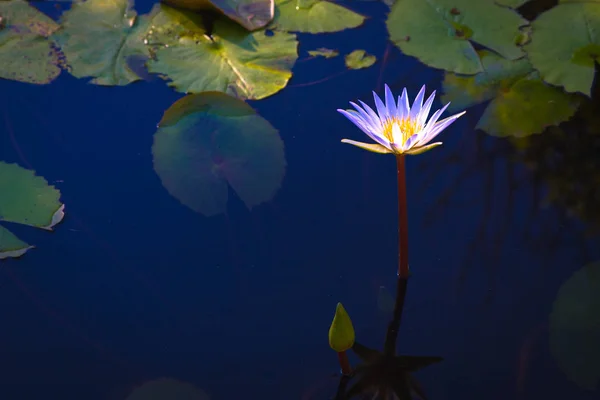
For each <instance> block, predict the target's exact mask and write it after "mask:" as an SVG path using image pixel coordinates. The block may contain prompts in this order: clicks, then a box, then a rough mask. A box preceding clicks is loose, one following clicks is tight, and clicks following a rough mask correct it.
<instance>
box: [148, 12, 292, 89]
mask: <svg viewBox="0 0 600 400" xmlns="http://www.w3.org/2000/svg"><path fill="white" fill-rule="evenodd" d="M148 42H149V44H150V45H151V46H152V52H153V59H151V60H149V61H148V63H147V66H148V70H149V71H150V72H154V73H159V74H163V75H165V76H167V77H168V78H170V79H171V82H169V85H170V86H172V87H174V88H175V89H176V90H178V91H180V92H184V93H200V92H204V91H213V90H216V91H221V92H225V93H228V94H231V95H233V96H236V97H239V98H242V99H254V100H257V99H262V98H265V97H268V96H270V95H272V94H274V93H277V92H278V91H279V90H281V89H283V88H284V87H285V86H286V85H287V83H288V81H289V79H290V78H291V76H292V72H291V69H292V67H293V65H294V63H295V62H296V59H297V58H298V41H297V40H296V35H294V34H290V33H285V32H275V33H274V34H273V35H272V36H268V35H267V33H266V31H264V30H261V31H256V32H248V31H247V30H245V29H244V28H242V27H241V26H239V25H238V24H236V23H234V22H231V21H229V20H225V19H220V20H217V21H216V22H215V24H214V29H213V30H212V32H211V35H210V36H208V35H207V34H206V32H205V30H204V28H203V27H202V21H201V20H200V16H199V15H197V14H193V13H191V12H186V11H180V10H176V9H174V8H171V7H168V6H165V5H161V6H159V7H157V8H156V9H155V10H154V12H153V26H152V28H151V29H150V31H149V35H148Z"/></svg>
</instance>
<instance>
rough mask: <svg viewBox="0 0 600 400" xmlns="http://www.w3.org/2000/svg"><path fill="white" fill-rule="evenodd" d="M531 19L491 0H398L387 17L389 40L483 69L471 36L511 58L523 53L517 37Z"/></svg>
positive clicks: (428, 59) (463, 67) (423, 56)
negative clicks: (520, 28) (522, 27)
mask: <svg viewBox="0 0 600 400" xmlns="http://www.w3.org/2000/svg"><path fill="white" fill-rule="evenodd" d="M527 24H528V21H527V20H525V19H523V18H522V17H521V16H519V14H517V13H516V12H515V11H513V10H511V9H509V8H506V7H501V6H498V5H497V4H494V2H493V1H492V0H481V1H472V0H427V1H423V0H398V1H396V3H395V4H394V5H393V6H392V9H391V11H390V14H389V16H388V19H387V29H388V32H389V34H390V40H391V41H392V42H393V43H394V44H395V45H396V46H398V47H399V48H400V50H402V51H403V52H404V53H405V54H408V55H410V56H414V57H416V58H418V59H419V60H421V62H423V63H425V64H427V65H429V66H432V67H435V68H440V69H445V70H448V71H451V72H456V73H459V74H476V73H478V72H481V71H482V66H481V62H480V60H479V57H477V52H476V51H475V49H474V47H473V45H472V44H471V42H473V43H476V44H479V45H481V46H485V47H486V48H488V49H491V50H493V51H495V52H497V53H498V54H500V55H502V56H503V57H505V58H508V59H510V60H515V59H518V58H520V57H522V56H523V51H522V50H521V48H520V47H519V46H517V44H516V40H517V39H518V37H519V35H520V32H519V27H521V26H524V25H527Z"/></svg>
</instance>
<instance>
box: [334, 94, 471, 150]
mask: <svg viewBox="0 0 600 400" xmlns="http://www.w3.org/2000/svg"><path fill="white" fill-rule="evenodd" d="M373 97H374V99H375V107H376V108H377V113H375V111H373V109H372V108H371V107H369V106H368V105H366V104H365V103H363V102H362V101H360V100H359V103H360V104H361V105H362V107H361V106H359V105H357V104H356V103H353V102H350V104H351V105H352V107H354V108H355V110H338V111H339V112H341V113H342V114H344V115H345V116H346V118H348V119H349V120H350V121H352V122H353V123H354V124H355V125H356V126H358V127H359V128H360V129H361V130H362V131H363V132H364V133H366V134H367V135H368V136H369V137H370V138H371V139H373V140H374V141H375V142H377V143H362V142H357V141H355V140H350V139H343V140H342V143H349V144H352V145H354V146H358V147H360V148H362V149H365V150H369V151H373V152H375V153H383V154H385V153H393V154H396V155H403V154H421V153H424V152H426V151H427V150H430V149H432V148H434V147H437V146H439V145H441V144H442V142H435V143H429V142H431V141H432V140H433V139H434V138H435V137H436V136H437V135H439V134H440V133H441V132H442V131H443V130H444V129H446V128H447V127H448V126H449V125H450V124H451V123H453V122H454V121H456V119H458V118H459V117H460V116H462V115H464V113H465V112H466V111H463V112H460V113H458V114H455V115H452V116H450V117H448V118H445V119H443V120H441V121H438V119H439V118H440V116H441V115H442V113H443V112H444V111H446V108H448V106H449V105H450V103H448V104H446V105H445V106H444V107H442V108H441V109H439V110H437V111H436V112H435V113H434V114H433V115H432V116H431V118H429V121H427V117H428V116H429V111H430V110H431V105H432V104H433V99H434V98H435V90H434V91H433V93H431V95H430V96H429V98H428V99H427V100H426V101H425V103H424V104H423V99H424V97H425V85H423V87H422V88H421V90H420V91H419V93H418V94H417V97H416V98H415V101H414V102H413V104H412V107H411V106H410V105H409V103H408V94H407V93H406V88H404V89H403V90H402V96H399V97H398V103H397V104H396V102H395V101H394V96H393V95H392V91H391V90H390V88H389V87H388V85H385V104H384V103H383V101H382V100H381V99H380V98H379V96H377V94H376V93H375V92H373Z"/></svg>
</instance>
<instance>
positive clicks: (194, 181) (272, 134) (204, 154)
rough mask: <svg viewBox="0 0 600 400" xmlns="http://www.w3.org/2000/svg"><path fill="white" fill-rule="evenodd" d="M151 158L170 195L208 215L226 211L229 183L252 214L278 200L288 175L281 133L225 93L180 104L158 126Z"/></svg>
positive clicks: (207, 94)
mask: <svg viewBox="0 0 600 400" xmlns="http://www.w3.org/2000/svg"><path fill="white" fill-rule="evenodd" d="M152 153H153V155H154V170H155V171H156V173H157V174H158V176H159V177H160V179H161V182H162V184H163V186H164V187H165V188H166V189H167V191H168V192H169V193H170V194H171V195H172V196H173V197H175V198H177V199H178V200H179V201H180V202H181V203H182V204H184V205H186V206H187V207H189V208H191V209H192V210H194V211H196V212H198V213H200V214H203V215H205V216H213V215H217V214H222V213H225V212H226V209H227V198H228V184H229V185H230V186H231V187H232V189H233V190H234V191H235V192H236V193H237V195H238V196H239V197H240V198H241V200H242V201H243V202H244V204H245V205H246V206H247V207H248V208H249V209H252V208H253V207H254V206H257V205H259V204H261V203H264V202H266V201H268V200H270V199H271V198H272V197H273V196H274V195H275V193H276V192H277V190H278V189H279V187H280V186H281V182H282V180H283V177H284V175H285V167H286V161H285V155H284V150H283V141H282V140H281V138H280V137H279V134H278V132H277V130H275V128H273V126H271V124H269V122H267V121H266V120H265V119H264V118H262V117H260V116H259V115H257V114H256V112H255V111H254V110H253V109H252V108H251V107H250V106H249V105H248V104H246V103H244V102H243V101H241V100H239V99H236V98H234V97H231V96H228V95H226V94H223V93H221V92H205V93H200V94H194V95H188V96H186V97H183V98H182V99H180V100H178V101H177V102H175V103H174V104H173V105H172V106H171V107H170V108H169V109H168V110H167V111H166V112H165V114H164V116H163V118H162V120H161V121H160V123H159V128H158V130H157V132H156V133H155V135H154V145H153V147H152Z"/></svg>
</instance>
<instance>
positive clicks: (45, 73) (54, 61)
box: [0, 0, 61, 84]
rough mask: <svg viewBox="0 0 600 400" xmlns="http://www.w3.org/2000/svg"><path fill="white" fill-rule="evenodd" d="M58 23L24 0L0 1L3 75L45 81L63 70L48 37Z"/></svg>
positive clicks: (1, 65)
mask: <svg viewBox="0 0 600 400" xmlns="http://www.w3.org/2000/svg"><path fill="white" fill-rule="evenodd" d="M58 28H59V26H58V25H57V24H56V22H54V21H52V20H51V19H50V18H48V17H47V16H45V15H44V14H42V13H41V12H39V11H38V10H37V9H35V8H34V7H32V6H30V5H29V4H27V2H25V1H22V0H13V1H6V2H0V78H4V79H12V80H15V81H20V82H27V83H35V84H45V83H49V82H51V81H52V80H54V79H55V78H56V77H57V76H58V75H59V74H60V71H61V69H60V67H59V64H60V57H59V53H58V52H57V51H56V50H55V49H54V48H53V47H52V43H51V42H50V41H49V40H48V39H47V38H48V36H50V35H51V34H52V33H53V32H54V31H56V30H57V29H58Z"/></svg>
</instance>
